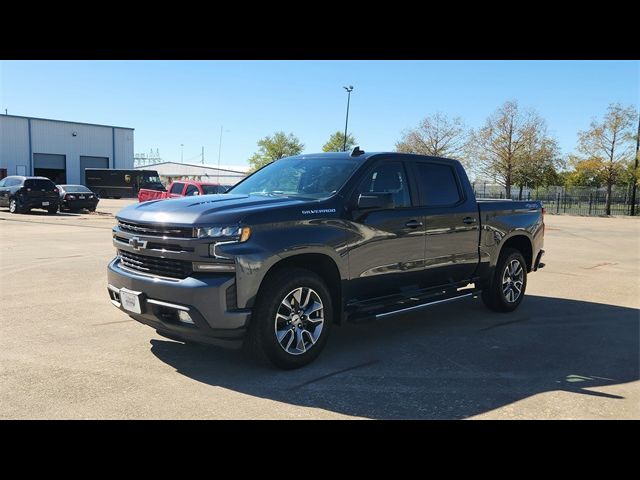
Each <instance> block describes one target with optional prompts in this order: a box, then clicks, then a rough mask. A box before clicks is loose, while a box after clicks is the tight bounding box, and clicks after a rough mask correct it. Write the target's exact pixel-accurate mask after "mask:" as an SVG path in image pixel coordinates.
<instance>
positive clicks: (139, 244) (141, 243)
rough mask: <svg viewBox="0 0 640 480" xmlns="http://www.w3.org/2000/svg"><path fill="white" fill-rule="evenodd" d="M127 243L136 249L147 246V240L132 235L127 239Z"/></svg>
mask: <svg viewBox="0 0 640 480" xmlns="http://www.w3.org/2000/svg"><path fill="white" fill-rule="evenodd" d="M129 245H131V247H132V248H133V249H134V250H136V251H137V250H140V249H142V248H147V241H146V240H140V239H139V238H138V237H133V238H130V239H129Z"/></svg>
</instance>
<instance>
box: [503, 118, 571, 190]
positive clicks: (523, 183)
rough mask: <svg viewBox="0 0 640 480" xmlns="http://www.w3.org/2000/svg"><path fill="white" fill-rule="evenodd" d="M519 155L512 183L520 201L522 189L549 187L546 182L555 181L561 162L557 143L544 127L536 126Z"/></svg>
mask: <svg viewBox="0 0 640 480" xmlns="http://www.w3.org/2000/svg"><path fill="white" fill-rule="evenodd" d="M519 155H521V158H518V160H517V161H516V162H515V164H516V165H515V168H514V172H513V183H514V184H515V185H518V187H519V193H518V198H519V199H520V200H522V190H523V189H524V187H529V188H536V187H540V186H543V185H549V183H548V182H549V181H552V180H553V179H555V177H556V175H557V171H558V168H559V167H561V166H562V160H561V158H560V148H559V147H558V143H557V142H556V140H555V139H553V138H551V137H549V136H548V135H547V132H546V128H544V125H538V128H536V130H535V131H534V132H533V133H532V137H531V138H530V139H529V142H528V143H527V145H526V147H525V148H524V149H522V151H521V153H520V154H519Z"/></svg>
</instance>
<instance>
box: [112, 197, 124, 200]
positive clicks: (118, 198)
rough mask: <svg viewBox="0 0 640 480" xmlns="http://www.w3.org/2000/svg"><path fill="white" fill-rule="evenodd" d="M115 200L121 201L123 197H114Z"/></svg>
mask: <svg viewBox="0 0 640 480" xmlns="http://www.w3.org/2000/svg"><path fill="white" fill-rule="evenodd" d="M113 198H115V199H116V200H120V199H121V198H122V197H113Z"/></svg>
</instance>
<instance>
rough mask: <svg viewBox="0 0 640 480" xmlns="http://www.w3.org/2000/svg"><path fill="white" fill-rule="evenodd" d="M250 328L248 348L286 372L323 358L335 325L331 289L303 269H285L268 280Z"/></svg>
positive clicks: (259, 298)
mask: <svg viewBox="0 0 640 480" xmlns="http://www.w3.org/2000/svg"><path fill="white" fill-rule="evenodd" d="M265 282H267V283H266V284H265V287H264V289H263V290H262V291H261V292H260V295H259V297H258V299H257V301H256V306H255V308H254V313H253V315H252V318H251V323H250V326H249V333H248V338H247V341H246V348H247V349H248V350H249V351H250V353H252V354H253V355H254V356H257V357H258V358H265V357H266V359H268V360H269V361H270V362H271V363H273V364H274V365H275V366H277V367H279V368H283V369H293V368H299V367H302V366H304V365H307V364H308V363H310V362H312V361H313V360H315V359H316V357H318V355H320V352H321V351H322V349H323V347H324V345H325V344H326V342H327V338H328V337H329V331H330V329H331V324H332V323H333V307H332V302H331V295H330V293H329V289H328V288H327V286H326V285H325V283H324V281H323V280H322V278H320V277H319V276H318V275H316V274H315V273H313V272H310V271H308V270H304V269H301V268H284V269H282V270H280V271H278V272H276V273H275V274H273V275H270V276H269V278H267V279H265Z"/></svg>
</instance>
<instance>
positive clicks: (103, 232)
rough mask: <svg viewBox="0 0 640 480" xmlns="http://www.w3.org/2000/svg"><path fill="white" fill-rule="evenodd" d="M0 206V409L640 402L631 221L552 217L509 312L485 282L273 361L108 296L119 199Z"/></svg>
mask: <svg viewBox="0 0 640 480" xmlns="http://www.w3.org/2000/svg"><path fill="white" fill-rule="evenodd" d="M127 203H130V201H127V200H103V201H101V203H100V205H99V206H98V212H96V213H95V214H77V215H76V214H57V215H47V214H46V213H45V212H40V213H37V211H34V213H32V214H27V215H11V214H9V213H8V211H7V210H6V209H4V208H0V265H1V268H0V272H1V275H0V312H1V315H0V316H1V321H0V418H4V419H7V418H73V419H77V418H91V419H94V418H95V419H102V418H144V419H151V418H177V419H180V418H212V419H223V418H225V419H228V418H233V419H236V418H242V419H252V418H255V419H324V418H373V419H383V418H418V419H442V418H447V419H448V418H451V419H460V418H498V419H499V418H502V419H516V418H517V419H520V418H531V419H561V418H563V419H567V418H594V419H599V418H602V419H612V418H636V419H637V418H640V381H639V379H640V376H639V362H640V361H639V358H640V357H639V354H640V350H639V341H640V331H639V324H640V310H639V308H640V281H639V279H640V221H639V220H638V219H630V218H586V217H568V216H550V215H547V217H546V224H547V231H546V236H545V250H546V251H547V254H546V256H545V258H544V261H545V263H546V264H547V266H546V267H545V268H544V269H543V270H541V271H539V272H537V273H535V274H532V275H530V276H529V283H528V287H527V296H526V298H525V299H524V301H523V303H522V305H521V306H520V308H519V309H518V310H517V311H516V312H513V313H511V314H498V313H494V312H490V311H488V310H486V309H485V308H484V307H483V305H482V303H481V301H480V300H479V299H475V300H462V301H459V302H454V303H453V304H448V305H441V306H434V307H431V308H427V309H424V310H422V311H419V312H417V313H411V314H406V315H404V316H398V317H394V318H389V319H386V320H382V321H379V322H376V323H370V324H364V325H351V324H348V325H346V326H343V327H339V328H335V329H333V331H332V337H331V338H330V339H329V343H328V345H327V347H326V349H325V351H324V352H323V354H322V355H321V356H320V357H319V359H318V360H317V361H316V362H315V363H313V364H311V365H309V366H308V367H306V368H303V369H300V370H296V371H288V372H287V371H278V370H275V369H272V368H269V367H267V366H260V365H256V364H254V363H252V362H251V361H249V360H247V359H246V358H245V357H244V356H243V355H242V353H241V352H239V351H228V350H220V349H216V348H212V347H205V346H192V345H184V344H182V343H180V342H174V341H171V340H167V339H164V338H162V337H159V336H158V335H156V333H155V331H154V330H153V329H151V328H149V327H147V326H144V325H141V324H138V323H137V322H135V321H133V320H131V319H130V318H129V317H128V316H127V315H125V314H124V313H122V312H120V311H118V310H117V309H116V308H115V307H113V306H112V305H111V304H110V302H109V299H108V296H107V291H106V265H107V263H108V261H109V260H110V259H111V258H112V257H113V256H114V248H113V246H112V244H111V233H110V228H111V226H112V225H113V223H114V218H113V214H114V213H115V212H117V211H118V210H119V209H120V208H121V207H122V206H124V205H126V204H127Z"/></svg>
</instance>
